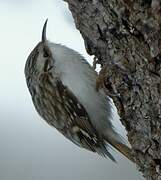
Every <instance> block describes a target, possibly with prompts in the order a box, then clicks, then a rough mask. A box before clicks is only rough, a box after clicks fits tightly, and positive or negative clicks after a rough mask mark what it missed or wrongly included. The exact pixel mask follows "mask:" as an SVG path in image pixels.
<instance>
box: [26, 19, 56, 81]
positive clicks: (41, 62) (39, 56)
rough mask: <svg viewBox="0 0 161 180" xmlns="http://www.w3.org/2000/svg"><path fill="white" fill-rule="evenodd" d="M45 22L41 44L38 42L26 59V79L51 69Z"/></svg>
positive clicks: (51, 58) (51, 61)
mask: <svg viewBox="0 0 161 180" xmlns="http://www.w3.org/2000/svg"><path fill="white" fill-rule="evenodd" d="M47 21H48V20H46V21H45V24H44V26H43V30H42V38H41V42H39V43H38V44H37V45H36V47H35V48H34V49H33V51H32V52H31V53H30V55H29V56H28V58H27V61H26V65H25V76H26V78H33V77H35V78H36V77H37V76H38V75H40V74H41V73H44V72H47V71H49V70H50V69H51V67H52V63H53V62H54V61H53V57H52V53H51V50H50V47H49V46H48V44H49V41H48V40H47V38H46V27H47Z"/></svg>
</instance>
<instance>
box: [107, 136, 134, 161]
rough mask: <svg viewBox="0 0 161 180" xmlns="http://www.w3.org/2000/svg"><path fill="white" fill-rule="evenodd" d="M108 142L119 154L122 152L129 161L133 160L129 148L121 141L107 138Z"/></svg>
mask: <svg viewBox="0 0 161 180" xmlns="http://www.w3.org/2000/svg"><path fill="white" fill-rule="evenodd" d="M108 143H109V144H111V145H112V146H113V147H114V148H116V149H117V150H118V151H119V152H120V153H121V154H123V155H124V156H125V157H126V158H128V159H129V160H130V161H132V162H134V158H133V156H132V153H131V149H130V148H129V147H128V146H126V145H125V144H123V143H121V142H117V141H116V140H112V139H108Z"/></svg>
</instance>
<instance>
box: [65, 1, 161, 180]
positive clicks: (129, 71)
mask: <svg viewBox="0 0 161 180" xmlns="http://www.w3.org/2000/svg"><path fill="white" fill-rule="evenodd" d="M66 1H67V2H68V4H69V8H70V10H71V12H72V15H73V17H74V20H75V24H76V27H77V28H78V29H79V31H80V33H81V34H82V36H83V38H84V41H85V46H86V50H87V52H88V53H89V54H90V55H92V54H93V55H95V57H97V63H100V64H101V65H102V70H101V72H100V75H99V78H98V80H97V88H104V89H105V91H106V92H107V94H108V95H109V96H110V97H111V98H112V99H113V101H114V103H115V105H116V107H117V109H118V112H119V115H120V117H121V121H122V123H123V124H124V125H125V127H126V129H127V131H128V138H129V141H130V143H131V145H132V148H133V154H134V157H135V161H136V163H137V165H138V166H139V168H140V170H141V171H142V172H143V174H144V176H145V178H146V179H148V180H161V2H160V1H159V0H136V1H132V0H66Z"/></svg>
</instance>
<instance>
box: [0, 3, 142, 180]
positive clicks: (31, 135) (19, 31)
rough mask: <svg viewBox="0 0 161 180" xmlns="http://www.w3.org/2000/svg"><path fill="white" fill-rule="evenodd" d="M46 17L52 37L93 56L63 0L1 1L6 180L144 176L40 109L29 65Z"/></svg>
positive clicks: (1, 145) (1, 162)
mask: <svg viewBox="0 0 161 180" xmlns="http://www.w3.org/2000/svg"><path fill="white" fill-rule="evenodd" d="M46 18H49V22H48V29H47V34H48V37H49V40H51V41H54V42H60V43H62V44H65V45H67V46H69V47H71V48H73V49H75V50H77V51H79V52H80V53H82V54H83V55H84V56H85V57H86V58H88V60H90V62H91V60H92V57H89V56H88V55H87V54H86V52H85V50H84V43H83V40H82V38H81V36H80V34H79V32H78V31H77V30H76V29H75V28H74V24H73V23H72V22H71V21H72V18H71V17H70V14H69V12H68V9H67V6H66V4H65V3H64V2H63V1H61V0H59V1H58V0H46V1H39V0H34V1H33V0H28V1H22V0H15V1H13V0H10V1H9V0H0V50H1V51H0V84H1V88H0V180H11V179H12V180H44V179H47V180H79V179H80V180H81V179H83V180H90V179H92V180H98V179H101V180H142V179H143V178H142V177H141V175H140V174H139V173H138V172H137V171H136V166H135V165H133V164H132V163H130V162H129V161H128V160H127V159H125V158H124V157H122V156H121V155H119V154H118V153H117V152H115V151H113V152H112V153H113V154H115V157H116V159H117V161H118V163H117V164H115V163H113V162H111V161H110V160H109V159H104V158H102V157H100V156H98V155H97V154H94V153H91V152H88V151H86V150H84V149H80V148H79V147H77V146H75V145H74V144H72V143H71V142H70V141H68V140H67V139H65V138H64V137H63V136H62V135H61V134H59V133H58V132H57V131H56V130H55V129H54V128H51V127H49V126H48V125H47V124H46V123H45V122H44V121H43V120H42V119H41V118H40V117H39V116H38V114H37V113H36V111H35V109H34V107H33V104H32V102H31V98H30V95H29V92H28V90H27V87H26V84H25V78H24V72H23V69H24V65H25V61H26V58H27V56H28V55H29V53H30V52H31V50H32V49H33V47H34V46H35V45H36V44H37V43H38V41H39V40H40V37H41V30H42V26H43V23H44V21H45V19H46ZM116 119H118V117H117V118H116ZM115 125H116V128H118V129H119V131H120V133H122V134H124V136H125V131H124V129H123V128H120V126H121V125H120V124H119V123H118V122H115Z"/></svg>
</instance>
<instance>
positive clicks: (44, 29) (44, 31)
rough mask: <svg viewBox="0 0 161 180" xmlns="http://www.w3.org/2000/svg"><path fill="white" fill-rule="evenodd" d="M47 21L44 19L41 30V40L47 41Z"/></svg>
mask: <svg viewBox="0 0 161 180" xmlns="http://www.w3.org/2000/svg"><path fill="white" fill-rule="evenodd" d="M47 22H48V19H46V21H45V24H44V26H43V30H42V39H41V40H42V42H45V41H47V38H46V27H47Z"/></svg>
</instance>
